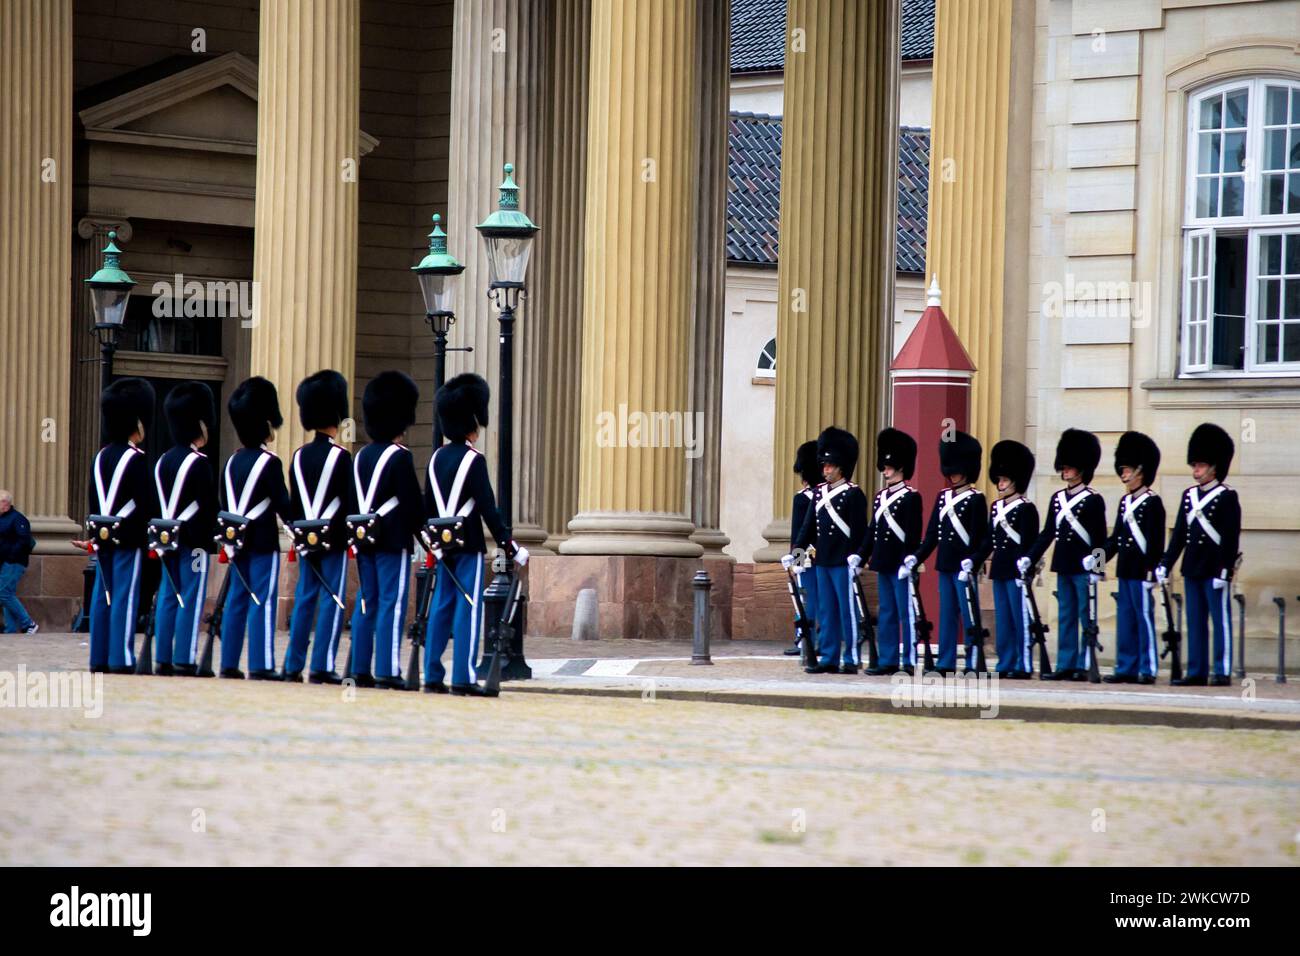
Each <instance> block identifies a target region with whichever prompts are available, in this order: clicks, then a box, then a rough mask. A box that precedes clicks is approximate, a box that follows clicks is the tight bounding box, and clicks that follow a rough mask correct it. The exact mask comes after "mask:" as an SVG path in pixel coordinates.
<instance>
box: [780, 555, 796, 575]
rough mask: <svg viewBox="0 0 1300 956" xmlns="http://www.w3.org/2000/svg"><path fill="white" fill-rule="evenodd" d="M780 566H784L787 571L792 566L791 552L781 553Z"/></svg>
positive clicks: (792, 557)
mask: <svg viewBox="0 0 1300 956" xmlns="http://www.w3.org/2000/svg"><path fill="white" fill-rule="evenodd" d="M781 567H783V568H785V569H786V570H787V571H789V570H790V569H791V568H793V567H794V555H793V554H783V555H781Z"/></svg>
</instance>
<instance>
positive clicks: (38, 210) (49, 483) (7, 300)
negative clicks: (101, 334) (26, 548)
mask: <svg viewBox="0 0 1300 956" xmlns="http://www.w3.org/2000/svg"><path fill="white" fill-rule="evenodd" d="M0 130H3V132H4V136H3V139H0V210H2V211H3V212H2V213H0V343H3V345H2V346H0V462H3V465H0V469H3V478H0V483H3V484H4V486H5V487H6V489H7V490H10V491H12V492H13V493H14V504H15V506H16V507H18V508H19V509H20V510H22V511H23V512H24V513H25V514H27V516H28V517H29V518H30V519H31V521H32V527H33V529H34V530H35V531H36V532H37V533H38V534H42V533H44V534H50V535H57V536H58V537H60V538H62V537H64V536H66V535H68V534H70V533H72V532H75V531H76V525H75V524H74V523H73V522H72V521H71V520H70V519H69V517H68V499H69V483H68V461H69V452H70V445H71V441H70V439H71V435H70V428H69V426H70V421H69V402H68V377H69V375H68V373H69V365H68V355H69V354H70V352H71V341H70V338H69V331H70V330H69V318H68V316H69V314H70V312H71V308H72V303H71V291H70V286H71V282H70V270H71V266H72V261H71V249H72V245H71V236H70V231H71V229H72V175H73V173H72V0H10V2H6V3H3V4H0ZM83 489H84V486H83ZM69 550H70V549H69Z"/></svg>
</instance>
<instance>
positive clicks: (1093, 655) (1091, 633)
mask: <svg viewBox="0 0 1300 956" xmlns="http://www.w3.org/2000/svg"><path fill="white" fill-rule="evenodd" d="M1099 577H1100V575H1097V574H1093V573H1092V572H1089V573H1088V623H1087V625H1086V626H1085V627H1084V629H1083V653H1084V655H1085V656H1086V657H1087V658H1088V683H1089V684H1100V683H1101V667H1100V666H1099V665H1098V663H1097V653H1098V652H1099V651H1102V650H1104V649H1105V648H1103V647H1102V646H1101V641H1100V640H1098V636H1099V635H1100V633H1101V629H1100V628H1099V627H1098V625H1097V579H1098V578H1099Z"/></svg>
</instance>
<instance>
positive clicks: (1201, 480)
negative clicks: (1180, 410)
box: [1156, 422, 1241, 687]
mask: <svg viewBox="0 0 1300 956" xmlns="http://www.w3.org/2000/svg"><path fill="white" fill-rule="evenodd" d="M1234 451H1235V448H1234V446H1233V443H1232V438H1231V436H1229V435H1228V433H1227V432H1226V431H1224V430H1223V429H1222V428H1220V427H1219V426H1218V425H1214V424H1211V423H1209V422H1206V423H1204V424H1201V425H1197V426H1196V430H1195V431H1193V432H1192V437H1191V439H1190V440H1189V441H1188V442H1187V464H1189V465H1191V467H1192V480H1193V481H1195V482H1196V484H1194V485H1192V486H1191V487H1190V488H1188V489H1187V490H1186V491H1184V492H1183V499H1182V501H1181V502H1180V504H1179V507H1178V517H1177V518H1176V519H1175V520H1174V530H1173V532H1172V534H1171V535H1170V537H1169V548H1168V550H1166V551H1165V555H1164V557H1163V558H1162V559H1161V561H1160V565H1159V567H1157V568H1156V577H1157V579H1158V580H1159V581H1161V582H1164V581H1165V580H1167V579H1168V577H1169V572H1170V570H1171V569H1172V568H1173V566H1174V563H1175V562H1177V560H1178V556H1179V555H1180V554H1181V555H1182V557H1183V590H1184V591H1185V592H1186V593H1187V672H1186V674H1185V676H1184V677H1183V679H1182V680H1181V681H1174V682H1173V683H1175V684H1183V685H1187V686H1204V685H1205V684H1206V682H1207V680H1208V682H1209V684H1210V685H1212V686H1214V687H1223V686H1226V685H1227V684H1229V683H1231V678H1230V677H1229V674H1230V671H1231V668H1232V604H1231V602H1232V596H1231V593H1232V587H1231V581H1232V575H1233V573H1234V571H1235V569H1236V566H1237V559H1238V558H1240V556H1241V555H1240V553H1239V550H1238V549H1239V546H1240V544H1241V502H1240V501H1239V500H1238V498H1237V492H1236V490H1234V489H1232V488H1229V487H1228V486H1227V485H1226V484H1224V482H1225V481H1226V480H1227V478H1228V467H1229V466H1230V465H1231V464H1232V455H1233V452H1234ZM1207 619H1208V620H1209V621H1212V622H1213V623H1214V654H1213V657H1209V656H1208V653H1207V652H1208V651H1209V640H1210V634H1209V626H1208V625H1207V623H1206V621H1207Z"/></svg>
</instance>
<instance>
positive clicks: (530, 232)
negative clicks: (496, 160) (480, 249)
mask: <svg viewBox="0 0 1300 956" xmlns="http://www.w3.org/2000/svg"><path fill="white" fill-rule="evenodd" d="M514 171H515V168H514V166H513V165H511V164H510V163H506V178H505V181H504V182H502V183H501V192H500V197H499V199H498V201H497V208H496V211H494V212H493V213H492V214H491V215H490V216H488V217H487V218H486V219H484V220H483V221H482V222H481V223H479V224H478V226H477V229H478V231H479V235H481V236H482V237H483V244H484V246H485V247H486V248H487V257H488V274H489V279H490V283H489V284H490V286H491V288H493V289H522V288H523V285H524V277H525V275H526V274H527V272H528V257H529V254H530V253H531V252H532V249H533V237H534V236H535V235H536V234H537V226H536V225H534V223H533V221H532V220H531V219H529V218H528V217H527V216H526V215H524V213H522V212H521V211H520V210H519V187H518V186H517V185H516V184H515V180H514Z"/></svg>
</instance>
